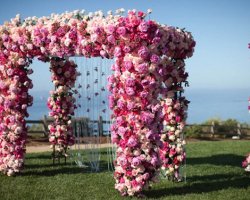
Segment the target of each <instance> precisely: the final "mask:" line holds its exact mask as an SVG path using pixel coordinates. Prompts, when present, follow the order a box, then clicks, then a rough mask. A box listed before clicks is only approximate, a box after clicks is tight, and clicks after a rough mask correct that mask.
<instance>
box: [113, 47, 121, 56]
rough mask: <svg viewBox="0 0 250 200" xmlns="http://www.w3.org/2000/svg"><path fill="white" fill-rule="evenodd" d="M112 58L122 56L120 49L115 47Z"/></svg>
mask: <svg viewBox="0 0 250 200" xmlns="http://www.w3.org/2000/svg"><path fill="white" fill-rule="evenodd" d="M114 56H115V57H120V56H122V50H121V48H120V47H115V49H114Z"/></svg>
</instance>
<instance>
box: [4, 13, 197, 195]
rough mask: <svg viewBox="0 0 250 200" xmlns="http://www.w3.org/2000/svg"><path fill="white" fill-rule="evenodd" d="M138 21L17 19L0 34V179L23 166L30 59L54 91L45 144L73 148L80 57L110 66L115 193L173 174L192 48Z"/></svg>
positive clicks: (185, 38) (136, 190) (78, 16)
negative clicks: (42, 68) (46, 66)
mask: <svg viewBox="0 0 250 200" xmlns="http://www.w3.org/2000/svg"><path fill="white" fill-rule="evenodd" d="M145 17H146V14H145V13H143V12H140V11H139V12H136V11H135V10H132V11H128V14H127V16H121V15H112V13H108V15H107V16H104V15H103V14H102V13H101V12H96V13H94V14H92V13H89V14H88V15H85V14H84V12H79V11H75V12H71V13H64V14H61V15H55V14H52V15H51V17H41V18H36V17H33V18H27V19H25V20H23V21H21V20H20V18H19V16H17V17H16V18H14V19H12V20H11V22H6V23H5V24H4V25H2V26H0V33H1V36H0V89H1V90H0V171H2V172H3V173H5V174H7V175H13V174H14V173H16V172H19V171H20V170H21V169H22V167H23V164H24V155H25V141H26V138H27V127H26V122H25V117H27V116H28V113H27V107H28V106H31V105H32V97H31V96H30V95H29V94H28V90H29V89H30V88H32V81H31V80H30V79H29V77H28V75H29V74H31V73H32V69H30V68H29V65H30V63H31V62H32V59H33V58H35V57H36V58H38V59H39V60H41V61H44V62H50V64H51V67H50V70H51V72H52V80H53V83H54V85H55V90H54V92H52V94H51V97H50V98H49V101H48V107H49V108H50V109H51V110H52V111H51V116H53V117H54V118H55V121H54V123H53V124H52V125H51V126H50V127H49V130H50V139H49V140H50V142H51V143H52V144H53V145H59V146H60V148H65V147H67V146H68V145H72V144H73V143H74V137H73V134H72V127H71V124H70V122H71V121H70V119H71V116H72V115H74V109H75V108H76V105H75V99H74V96H73V93H74V92H75V89H74V83H75V80H76V78H77V75H79V74H78V72H77V66H76V64H75V63H74V62H73V61H70V60H69V59H68V57H71V56H84V57H87V58H91V57H102V58H108V59H110V58H115V63H114V64H113V65H112V67H111V69H112V70H113V71H114V72H113V75H112V76H110V77H109V79H108V82H109V83H108V89H109V91H110V92H111V96H110V97H109V104H110V108H111V109H112V110H113V115H112V118H113V119H114V120H115V122H114V124H113V125H112V127H111V131H112V141H113V142H114V143H115V144H117V146H118V148H117V152H116V153H117V158H116V161H115V172H114V177H115V180H116V183H115V188H116V189H117V190H119V191H120V193H121V194H122V195H139V194H140V193H141V192H142V190H143V189H144V188H146V187H147V186H148V184H149V181H153V180H154V179H155V177H156V175H157V173H158V172H159V168H160V167H161V166H162V167H163V168H164V169H165V170H166V174H167V175H169V174H171V173H175V174H176V173H178V166H179V165H180V163H181V162H182V161H183V159H184V157H185V153H184V151H183V149H182V145H183V144H182V141H181V139H180V137H179V136H180V132H181V130H182V129H183V127H184V125H185V117H186V111H185V110H186V107H187V103H188V101H187V100H185V98H184V97H181V95H180V94H181V92H182V91H183V87H182V83H183V82H186V78H187V76H188V74H187V73H186V72H185V68H184V66H185V64H184V59H186V58H188V57H191V56H192V54H193V51H194V46H195V42H194V40H193V38H192V35H191V34H190V33H189V32H185V31H184V30H183V29H179V28H174V27H171V26H166V25H161V24H158V23H157V22H155V21H152V20H146V19H145ZM163 125H164V126H163Z"/></svg>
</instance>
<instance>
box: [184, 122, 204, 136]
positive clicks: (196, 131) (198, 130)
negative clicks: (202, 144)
mask: <svg viewBox="0 0 250 200" xmlns="http://www.w3.org/2000/svg"><path fill="white" fill-rule="evenodd" d="M202 133H203V130H202V127H201V126H199V125H197V124H195V125H192V126H187V127H186V128H185V130H184V135H185V136H186V138H200V137H201V134H202Z"/></svg>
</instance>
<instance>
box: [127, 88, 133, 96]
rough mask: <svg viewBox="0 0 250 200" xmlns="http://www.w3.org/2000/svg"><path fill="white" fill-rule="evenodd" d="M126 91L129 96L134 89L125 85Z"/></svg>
mask: <svg viewBox="0 0 250 200" xmlns="http://www.w3.org/2000/svg"><path fill="white" fill-rule="evenodd" d="M125 90H126V93H127V94H128V95H129V96H133V95H134V94H135V91H134V89H133V88H132V87H126V89H125Z"/></svg>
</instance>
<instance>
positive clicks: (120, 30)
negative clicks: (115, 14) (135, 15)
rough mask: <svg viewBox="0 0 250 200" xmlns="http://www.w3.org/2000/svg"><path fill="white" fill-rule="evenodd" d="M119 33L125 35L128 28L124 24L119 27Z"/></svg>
mask: <svg viewBox="0 0 250 200" xmlns="http://www.w3.org/2000/svg"><path fill="white" fill-rule="evenodd" d="M116 32H117V34H119V35H121V36H124V35H125V34H126V28H125V27H124V26H122V27H119V28H117V30H116Z"/></svg>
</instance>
